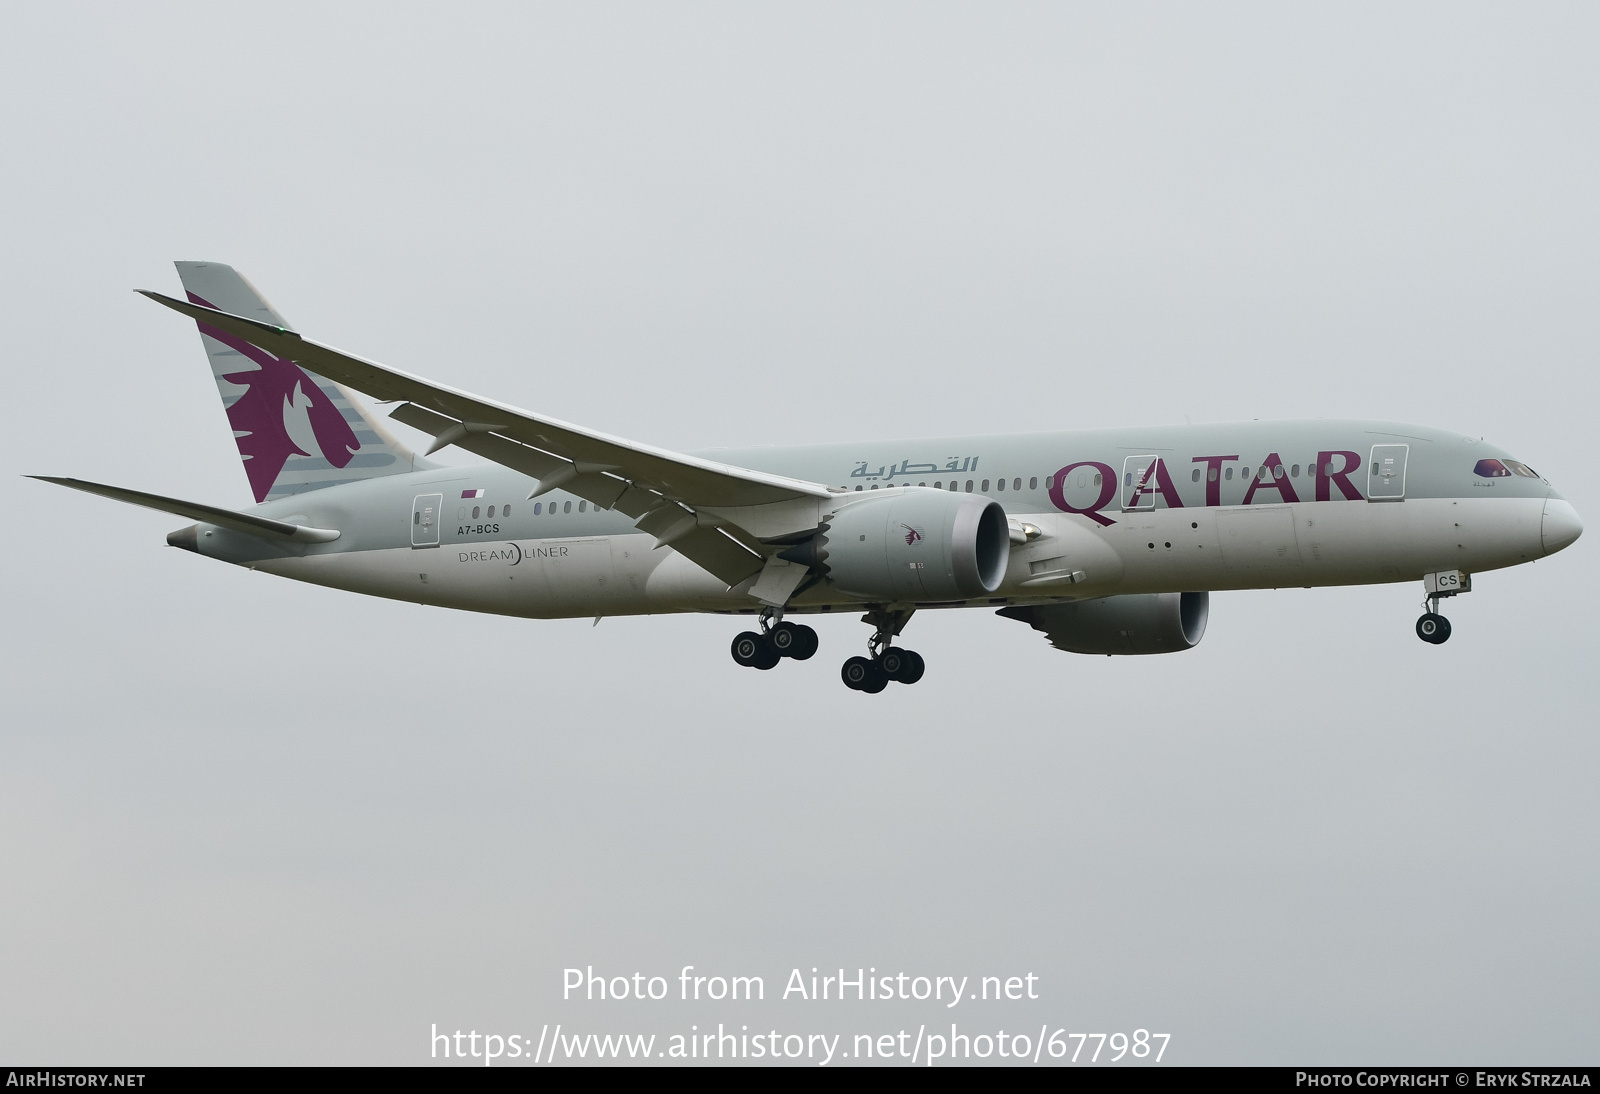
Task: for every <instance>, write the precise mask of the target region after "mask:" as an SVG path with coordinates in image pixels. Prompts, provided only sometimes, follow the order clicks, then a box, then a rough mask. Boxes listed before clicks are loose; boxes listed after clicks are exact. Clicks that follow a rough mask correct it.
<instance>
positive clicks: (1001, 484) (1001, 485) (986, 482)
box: [983, 479, 1006, 493]
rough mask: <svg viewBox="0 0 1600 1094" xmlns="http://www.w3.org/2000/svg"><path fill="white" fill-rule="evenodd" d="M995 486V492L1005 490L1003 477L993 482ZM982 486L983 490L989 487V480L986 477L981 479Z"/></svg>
mask: <svg viewBox="0 0 1600 1094" xmlns="http://www.w3.org/2000/svg"><path fill="white" fill-rule="evenodd" d="M995 487H996V490H995V492H996V493H1003V492H1004V491H1005V488H1006V480H1005V479H1001V480H1000V481H999V482H997V483H995ZM983 488H984V489H985V490H987V489H989V480H988V479H984V480H983Z"/></svg>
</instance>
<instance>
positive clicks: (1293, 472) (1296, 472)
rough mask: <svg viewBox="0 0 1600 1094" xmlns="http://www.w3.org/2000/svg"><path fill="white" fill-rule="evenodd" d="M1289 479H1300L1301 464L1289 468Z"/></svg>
mask: <svg viewBox="0 0 1600 1094" xmlns="http://www.w3.org/2000/svg"><path fill="white" fill-rule="evenodd" d="M1289 477H1290V478H1291V479H1298V478H1299V477H1300V465H1299V464H1295V465H1294V466H1293V467H1291V468H1289Z"/></svg>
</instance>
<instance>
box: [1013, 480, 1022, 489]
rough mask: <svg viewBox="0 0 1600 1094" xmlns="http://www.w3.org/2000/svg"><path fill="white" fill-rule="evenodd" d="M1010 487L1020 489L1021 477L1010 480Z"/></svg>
mask: <svg viewBox="0 0 1600 1094" xmlns="http://www.w3.org/2000/svg"><path fill="white" fill-rule="evenodd" d="M1011 489H1013V490H1021V489H1022V480H1021V479H1012V480H1011Z"/></svg>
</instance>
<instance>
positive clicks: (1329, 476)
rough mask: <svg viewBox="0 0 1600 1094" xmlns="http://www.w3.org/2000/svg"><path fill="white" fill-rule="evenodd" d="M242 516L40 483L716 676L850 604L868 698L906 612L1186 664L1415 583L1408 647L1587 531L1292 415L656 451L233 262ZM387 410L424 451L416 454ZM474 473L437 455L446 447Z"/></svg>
mask: <svg viewBox="0 0 1600 1094" xmlns="http://www.w3.org/2000/svg"><path fill="white" fill-rule="evenodd" d="M176 265H177V269H178V276H179V280H180V282H181V283H182V285H183V288H184V292H185V297H186V299H184V300H178V299H175V298H173V297H170V296H166V295H164V294H162V293H159V292H153V291H144V292H143V295H145V296H147V297H149V298H150V299H151V300H154V301H156V302H157V303H160V304H163V305H165V306H166V307H168V308H171V309H172V310H173V311H176V312H178V313H180V314H182V315H186V316H188V317H189V318H191V319H193V320H195V322H196V324H197V325H198V327H199V332H200V341H201V344H202V345H203V347H204V348H205V351H206V354H207V356H208V358H209V360H210V363H211V370H212V373H213V374H214V376H215V379H216V383H217V388H218V390H219V392H220V394H221V396H222V402H223V405H224V407H225V409H226V411H227V416H228V420H229V423H230V424H231V425H232V427H233V434H234V438H235V440H236V442H237V445H238V449H239V455H240V457H241V458H242V460H243V463H244V468H245V475H246V478H247V480H248V481H249V484H250V488H251V491H252V493H253V494H254V496H255V501H256V504H255V505H254V506H251V507H248V508H243V509H230V508H223V507H219V506H212V505H204V504H199V503H195V502H189V501H183V500H180V499H176V498H169V497H163V496H160V495H156V494H150V493H145V492H141V491H136V490H129V489H124V488H121V487H116V486H108V485H104V484H101V483H96V482H89V481H85V480H81V479H75V478H62V477H52V476H33V477H35V478H40V479H43V480H44V481H46V482H52V483H56V484H59V485H61V486H67V487H71V488H73V489H75V490H82V491H86V492H88V493H91V494H97V495H100V496H103V497H107V498H113V499H116V500H118V501H124V502H130V503H133V504H136V505H142V506H146V507H149V508H152V509H157V510H160V511H162V512H166V513H171V514H174V515H177V516H181V517H185V518H187V519H189V520H191V521H194V522H195V523H193V524H190V525H188V526H187V527H184V528H181V529H179V530H177V531H175V532H173V533H171V534H170V535H169V536H167V542H168V543H169V544H170V545H172V546H174V547H179V548H182V549H184V550H186V551H192V552H194V553H196V554H200V555H205V556H207V557H210V558H216V559H220V560H222V561H224V562H229V563H232V564H234V565H236V566H243V567H246V568H248V569H251V570H262V571H265V572H266V573H270V574H276V575H278V576H280V577H286V578H291V579H294V580H297V581H308V582H312V583H314V584H318V585H326V586H330V587H332V588H337V589H345V590H349V591H352V592H357V593H365V594H367V595H370V596H381V597H387V598H390V599H394V600H403V601H413V602H416V603H420V604H429V605H437V606H442V607H448V608H457V609H461V610H465V611H475V612H493V613H496V614H500V615H510V616H520V617H527V618H535V619H556V618H572V617H581V618H589V617H591V616H592V617H593V618H594V620H595V622H596V623H598V622H599V620H600V619H601V618H604V617H608V616H626V615H642V614H655V613H667V612H672V613H678V612H716V613H721V614H727V615H736V616H753V617H754V618H755V623H754V627H753V628H751V629H746V630H744V631H742V632H740V633H739V634H738V635H736V636H735V637H734V639H733V641H732V647H731V652H732V655H733V659H734V660H735V661H736V662H737V663H739V664H740V665H744V666H748V667H751V668H755V669H761V670H767V669H772V668H774V667H775V666H776V665H778V664H779V663H780V662H781V661H782V660H784V659H793V660H805V659H807V658H809V657H811V656H813V655H814V654H815V653H816V651H817V647H818V638H817V633H816V631H815V630H814V629H813V628H812V627H809V626H807V625H805V624H804V623H801V622H797V621H796V620H795V619H794V618H793V617H796V616H799V617H804V616H807V615H814V614H825V613H832V612H847V613H852V614H853V613H855V612H858V611H859V612H862V615H861V621H862V622H863V623H867V624H869V625H870V626H871V627H872V634H871V637H870V638H869V640H868V642H867V651H866V655H865V656H859V655H858V656H853V657H850V658H849V659H848V660H846V661H845V662H844V664H843V666H842V668H841V671H840V675H841V678H842V679H843V681H844V683H845V685H846V686H847V687H849V688H851V689H852V690H855V691H861V692H867V693H869V694H875V693H878V692H881V691H883V690H884V689H885V688H886V687H887V686H888V685H889V684H890V683H891V682H893V683H901V684H913V683H915V682H916V681H917V680H919V679H920V678H921V677H922V675H923V673H924V671H925V667H926V664H925V662H924V660H923V658H922V657H921V656H920V655H919V654H917V653H916V652H915V651H913V650H910V649H907V648H905V647H904V646H902V645H897V644H896V641H895V640H896V639H897V638H899V637H900V636H901V633H902V631H903V630H904V629H905V627H906V625H907V623H908V622H909V621H910V620H911V618H912V616H913V615H914V614H915V613H916V612H918V611H920V610H923V609H934V608H987V609H990V610H993V611H995V612H996V614H998V615H1000V616H1003V617H1005V618H1007V619H1012V620H1017V621H1020V622H1023V623H1026V624H1028V625H1029V626H1031V627H1032V628H1033V629H1034V630H1037V631H1040V632H1042V633H1043V635H1044V637H1045V638H1046V639H1047V640H1048V641H1049V642H1050V644H1051V645H1052V646H1054V647H1055V648H1057V649H1060V650H1065V651H1068V652H1073V653H1081V654H1097V655H1101V654H1103V655H1107V656H1112V655H1141V654H1157V653H1172V652H1179V651H1182V650H1187V649H1192V648H1193V647H1194V646H1195V645H1197V644H1198V643H1199V642H1200V640H1201V638H1202V636H1203V635H1204V633H1205V629H1206V623H1207V620H1208V618H1209V614H1210V593H1211V592H1214V591H1225V590H1230V589H1267V588H1289V587H1296V586H1301V587H1305V588H1313V587H1321V586H1333V585H1363V584H1377V583H1387V582H1415V581H1422V582H1423V607H1424V611H1423V614H1422V616H1421V618H1419V619H1418V620H1417V623H1416V633H1417V636H1418V637H1419V638H1421V639H1422V640H1423V641H1425V642H1428V643H1431V644H1434V645H1438V644H1441V643H1443V642H1445V641H1446V640H1448V639H1449V637H1450V623H1449V621H1448V620H1447V619H1445V618H1444V616H1442V615H1441V614H1440V613H1439V609H1440V602H1441V601H1442V600H1444V599H1447V598H1449V597H1452V596H1457V595H1460V594H1462V593H1466V592H1469V591H1471V588H1472V577H1473V575H1474V574H1478V573H1482V572H1484V571H1487V570H1494V569H1499V568H1501V567H1506V566H1516V565H1520V564H1522V563H1525V562H1533V561H1536V560H1538V559H1540V558H1544V557H1545V556H1547V555H1550V554H1554V553H1555V552H1557V551H1560V550H1562V549H1563V548H1565V547H1567V546H1569V545H1570V544H1572V543H1573V542H1574V541H1575V540H1577V538H1578V537H1579V536H1580V535H1581V534H1582V532H1583V524H1582V522H1581V520H1580V519H1579V517H1578V514H1577V511H1576V510H1575V509H1574V508H1573V507H1572V505H1571V504H1570V503H1568V502H1567V501H1566V500H1564V499H1563V498H1562V497H1561V495H1560V494H1558V493H1557V492H1556V491H1555V489H1554V488H1553V487H1552V486H1551V485H1550V481H1549V480H1548V479H1546V478H1544V477H1543V476H1541V475H1539V474H1538V473H1537V472H1535V471H1534V470H1533V469H1532V468H1531V467H1529V466H1528V465H1527V464H1525V463H1523V462H1521V461H1519V460H1516V459H1513V458H1512V457H1511V456H1510V454H1509V453H1507V452H1504V451H1502V450H1501V449H1499V448H1496V447H1495V446H1493V445H1491V444H1489V443H1488V442H1486V441H1484V440H1483V439H1482V438H1478V437H1471V436H1466V435H1463V434H1460V433H1453V432H1449V431H1446V430H1441V429H1434V428H1428V427H1423V426H1412V425H1402V424H1396V423H1390V422H1379V421H1359V420H1320V419H1319V420H1309V421H1279V422H1261V421H1252V422H1241V423H1234V424H1225V425H1184V426H1150V427H1143V428H1122V429H1092V430H1073V431H1066V432H1054V433H1032V434H1017V435H1000V436H965V437H922V438H912V439H901V440H888V441H868V442H864V443H857V444H818V445H806V446H795V447H764V448H753V449H747V450H718V451H714V452H703V453H700V454H690V453H679V452H672V451H668V450H666V449H662V448H656V447H654V446H651V445H647V444H641V443H638V442H634V441H630V440H626V439H623V438H620V437H614V436H610V435H608V434H605V433H600V432H597V431H595V430H592V429H588V428H585V427H583V426H578V425H573V424H570V423H568V422H562V421H558V420H556V419H554V418H550V417H547V416H545V415H542V414H536V413H532V412H529V411H526V410H520V409H518V408H516V407H512V406H508V405H507V404H504V403H499V402H495V401H493V400H490V399H485V398H482V397H480V396H477V395H472V394H469V393H467V392H464V391H459V390H457V389H455V388H451V387H446V386H444V385H442V384H438V383H434V382H432V381H430V380H424V379H421V378H420V377H417V376H412V375H410V374H408V373H405V372H401V371H399V370H396V369H391V368H387V367H385V366H383V365H380V364H377V363H375V362H372V361H368V360H365V359H363V358H360V357H356V356H354V355H352V354H347V353H344V352H342V351H340V350H337V349H334V348H333V347H331V346H327V345H324V344H322V343H320V342H315V341H312V340H311V339H309V338H305V337H303V336H302V335H300V334H299V333H297V332H296V331H294V330H293V328H291V327H290V326H289V324H288V323H287V322H286V321H285V320H284V318H283V317H282V316H281V315H279V314H278V312H276V311H275V310H274V309H273V308H272V306H271V305H270V304H268V303H267V302H266V300H265V299H264V298H263V297H262V296H261V294H260V293H259V292H257V291H256V289H255V287H254V286H253V285H251V284H250V282H249V281H247V280H246V279H245V278H244V277H243V276H242V275H240V274H239V273H238V272H237V271H235V270H234V269H233V268H232V267H231V266H227V265H224V264H221V263H215V262H179V263H177V264H176ZM357 393H360V394H361V395H365V396H367V397H369V398H370V399H372V400H374V401H376V402H377V403H379V404H397V405H396V406H395V409H393V410H392V411H390V412H389V414H388V417H389V418H392V419H393V420H395V421H397V422H400V423H402V424H404V425H407V426H410V427H413V428H415V429H417V430H420V431H421V432H423V433H425V434H428V435H431V436H432V437H433V438H434V440H433V443H432V445H431V446H430V447H429V448H428V450H427V451H426V452H424V453H421V454H418V453H415V452H413V451H412V450H411V449H409V448H408V447H407V446H406V445H404V444H403V443H402V442H401V441H400V440H399V439H398V438H396V436H395V435H394V433H393V432H392V431H391V430H389V429H388V428H387V427H386V426H385V424H384V422H383V421H382V420H381V419H380V418H379V417H377V416H375V415H374V413H373V411H372V409H371V408H370V407H369V406H367V405H365V404H364V403H363V402H362V401H361V400H360V399H359V398H358V395H357ZM451 445H453V446H455V447H456V448H459V449H463V450H465V451H466V452H469V453H471V454H473V455H475V456H477V457H479V458H480V459H481V460H483V461H486V462H482V463H478V464H475V465H471V466H459V465H443V464H440V463H438V462H436V461H433V460H431V459H429V458H428V457H430V456H431V455H433V454H434V453H435V452H437V451H439V450H440V449H442V448H445V447H447V446H451Z"/></svg>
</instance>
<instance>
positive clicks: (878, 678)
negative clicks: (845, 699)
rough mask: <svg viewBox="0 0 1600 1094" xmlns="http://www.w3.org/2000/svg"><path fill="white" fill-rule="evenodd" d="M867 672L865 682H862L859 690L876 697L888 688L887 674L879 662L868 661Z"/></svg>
mask: <svg viewBox="0 0 1600 1094" xmlns="http://www.w3.org/2000/svg"><path fill="white" fill-rule="evenodd" d="M867 665H868V666H869V671H868V673H867V678H866V680H864V681H862V684H861V687H860V689H859V690H861V691H864V692H866V693H867V694H868V695H876V694H878V692H880V691H882V690H883V689H884V688H886V687H888V686H889V674H888V673H886V672H884V671H883V664H882V662H879V661H868V662H867Z"/></svg>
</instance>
